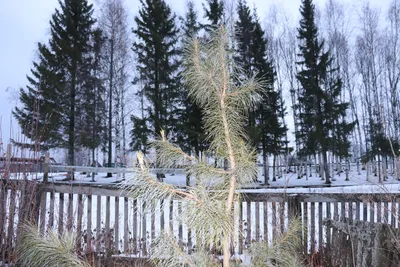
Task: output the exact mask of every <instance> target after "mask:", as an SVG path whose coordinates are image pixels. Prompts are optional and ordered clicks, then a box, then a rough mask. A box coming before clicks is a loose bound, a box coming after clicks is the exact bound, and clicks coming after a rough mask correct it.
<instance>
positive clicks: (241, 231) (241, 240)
mask: <svg viewBox="0 0 400 267" xmlns="http://www.w3.org/2000/svg"><path fill="white" fill-rule="evenodd" d="M238 230H239V254H243V201H241V200H240V201H239V229H238Z"/></svg>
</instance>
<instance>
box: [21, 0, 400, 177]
mask: <svg viewBox="0 0 400 267" xmlns="http://www.w3.org/2000/svg"><path fill="white" fill-rule="evenodd" d="M59 4H60V7H59V8H57V9H56V10H55V12H54V14H53V16H52V18H51V20H50V29H51V33H50V38H49V41H48V42H47V43H39V44H38V54H39V57H38V59H37V60H36V61H35V62H34V63H33V67H32V70H31V73H30V74H29V75H28V82H29V84H28V85H27V86H26V88H22V89H21V90H20V102H21V105H20V106H19V107H17V108H15V109H14V112H13V114H14V116H15V118H16V119H17V121H18V122H19V124H20V126H21V128H22V131H23V133H24V134H25V135H26V136H27V137H29V138H30V139H31V140H32V141H33V142H34V143H35V144H39V145H40V147H41V149H43V150H46V149H50V148H65V149H66V150H67V151H68V161H67V162H68V164H71V165H74V164H76V157H75V153H77V152H78V151H79V152H82V151H84V153H90V155H91V156H90V162H95V161H96V160H97V155H96V153H97V151H101V152H102V153H104V158H106V159H107V163H108V164H109V165H111V163H113V162H114V163H115V164H124V163H126V158H125V156H126V154H127V152H128V151H129V150H133V151H142V152H143V153H145V154H146V153H149V152H150V151H149V146H148V143H149V141H150V140H153V139H155V138H157V137H158V136H159V135H160V133H161V131H164V132H165V133H167V136H168V138H169V139H170V140H171V141H172V142H173V143H175V144H177V145H179V146H180V147H182V148H183V150H184V151H185V152H186V153H189V154H196V155H199V154H200V153H202V152H205V151H207V149H208V147H209V146H210V144H209V140H207V138H206V136H207V132H205V129H206V128H207V127H204V126H203V124H204V120H203V117H204V114H203V113H202V112H203V111H202V109H200V108H199V106H198V103H196V102H194V101H192V100H191V98H190V97H189V95H188V90H187V89H186V88H185V84H184V82H183V77H182V73H184V72H185V69H186V67H187V66H186V64H187V62H184V61H183V60H182V55H183V54H184V52H185V47H186V42H187V40H189V39H190V38H192V37H199V38H201V39H204V40H206V41H207V40H208V39H209V38H210V36H211V34H212V32H213V31H214V29H216V28H217V27H219V26H221V25H225V27H226V28H227V29H228V31H229V38H230V40H229V45H228V46H227V47H226V49H228V50H231V51H232V55H233V58H232V60H233V61H234V62H235V64H236V65H239V66H240V68H239V70H238V71H240V73H238V75H239V77H240V75H242V76H243V77H244V76H245V75H248V74H250V75H252V77H253V78H254V79H262V80H263V81H264V82H263V84H262V85H263V89H264V90H263V94H262V95H261V97H262V101H261V104H260V105H258V106H255V107H253V108H252V109H251V110H250V111H249V112H247V113H246V121H245V122H244V124H245V129H246V134H247V135H248V136H249V141H250V142H251V143H252V144H253V145H254V146H255V147H256V148H257V151H258V152H259V155H261V156H262V161H263V165H264V168H266V169H268V163H269V158H270V157H271V156H272V159H273V165H274V166H275V165H276V164H277V163H276V161H279V162H281V163H283V162H286V164H288V162H289V161H290V160H289V158H290V155H291V154H293V153H294V155H296V157H297V159H299V160H300V161H301V162H310V161H314V162H318V163H319V165H320V166H321V168H320V175H321V177H322V178H325V180H326V182H327V183H329V182H330V177H331V176H332V175H331V171H332V168H330V167H329V163H330V162H333V161H335V162H337V163H340V164H339V165H340V166H339V167H338V168H341V163H342V162H343V161H345V162H349V159H350V158H351V157H352V158H357V159H362V160H363V162H365V163H367V162H375V161H377V162H378V163H379V159H382V160H385V162H386V163H387V162H388V159H390V158H392V159H393V158H397V153H398V150H399V145H398V143H399V142H398V135H399V134H398V127H399V121H398V116H396V114H398V112H399V111H398V107H399V101H400V100H399V99H400V98H399V96H398V92H397V91H398V90H397V84H398V80H399V79H398V76H399V71H398V67H397V66H398V64H396V63H397V61H398V57H399V56H398V49H397V46H398V42H397V41H396V40H397V39H398V30H399V27H398V21H400V20H399V14H400V13H399V10H400V9H399V7H398V5H397V0H394V1H393V3H392V5H391V6H390V8H389V11H388V15H387V18H386V20H387V23H386V24H387V26H386V28H385V30H384V31H382V30H381V28H379V27H380V26H379V25H380V24H379V16H378V15H379V14H378V13H377V11H376V10H374V9H373V8H372V7H371V6H369V5H368V4H363V5H362V6H361V7H360V10H361V11H362V12H361V13H360V16H359V18H358V20H357V22H358V24H357V25H360V27H358V29H357V32H356V35H355V36H356V37H355V38H352V36H353V35H354V34H352V33H353V32H351V31H350V30H349V26H348V25H349V24H346V23H347V22H348V14H346V13H345V12H344V10H345V7H344V5H343V4H341V3H339V2H338V1H336V0H328V1H327V4H326V7H325V8H324V9H320V8H318V7H317V8H316V7H315V6H314V4H313V2H312V1H311V0H302V2H301V6H300V14H301V19H300V21H295V22H293V20H291V18H289V17H287V16H285V13H284V11H282V10H279V9H278V8H276V7H274V8H272V9H271V11H270V13H269V14H268V16H267V17H266V18H267V19H266V21H267V22H266V23H265V24H264V25H262V23H261V21H260V18H259V16H258V14H257V9H256V8H253V9H252V8H250V6H249V5H248V3H247V2H246V1H245V0H238V1H222V0H206V1H204V2H203V3H202V8H203V11H204V12H202V13H203V17H200V15H199V14H200V13H199V12H198V10H197V9H196V6H195V3H194V2H193V1H188V3H187V6H186V11H185V14H184V16H182V17H178V16H177V15H176V14H175V13H174V12H173V10H172V9H171V7H170V6H169V5H168V4H167V2H166V1H163V0H141V1H140V6H139V7H138V11H137V14H136V15H135V17H134V21H133V22H130V21H129V19H128V15H129V14H128V12H127V9H126V7H125V6H124V3H123V1H122V0H103V1H102V2H101V3H100V4H99V12H98V14H97V13H96V15H95V13H94V12H95V10H94V7H93V5H91V4H89V3H88V2H87V1H78V0H65V1H62V0H60V1H59ZM353 23H354V22H353ZM353 39H354V40H353ZM206 80H207V79H206V77H205V78H204V81H206ZM230 82H231V83H235V82H237V81H234V80H232V81H230ZM285 100H286V101H285ZM209 104H210V105H212V104H215V103H209ZM238 105H240V101H239V100H238ZM132 107H133V108H134V112H132V110H131V108H132ZM288 113H290V115H291V116H287V115H288ZM288 117H293V126H292V125H291V123H292V122H290V121H288V119H287V118H288ZM128 126H129V129H128ZM289 128H290V129H293V133H294V144H290V142H289V138H288V129H289ZM289 134H290V132H289ZM209 156H214V155H209ZM215 158H216V157H215ZM377 159H378V160H377ZM225 164H227V163H225ZM225 164H224V165H225ZM387 164H388V163H387ZM378 165H379V164H378ZM382 165H383V164H382ZM374 166H375V165H374ZM376 166H377V165H376ZM397 168H398V167H396V168H394V169H396V170H397ZM286 169H287V170H288V168H286ZM274 170H275V168H274ZM268 173H269V172H268V171H265V182H267V181H268V179H269V177H268V176H269V174H268ZM303 175H304V171H303V173H302V172H299V178H301V177H302V176H303ZM272 178H273V179H275V178H276V174H275V173H274V174H273V177H272Z"/></svg>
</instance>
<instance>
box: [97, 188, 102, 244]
mask: <svg viewBox="0 0 400 267" xmlns="http://www.w3.org/2000/svg"><path fill="white" fill-rule="evenodd" d="M96 206H97V212H96V213H97V214H96V252H100V245H101V234H102V227H101V196H100V195H98V196H97V205H96Z"/></svg>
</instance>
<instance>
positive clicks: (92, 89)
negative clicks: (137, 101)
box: [77, 29, 106, 163]
mask: <svg viewBox="0 0 400 267" xmlns="http://www.w3.org/2000/svg"><path fill="white" fill-rule="evenodd" d="M91 42H92V48H93V50H92V53H91V54H90V55H89V57H88V59H87V60H89V62H88V65H87V69H86V73H85V75H87V77H86V78H85V81H84V83H83V86H82V91H81V92H80V101H81V105H80V109H79V112H78V115H79V120H78V121H77V143H78V144H79V145H80V146H82V147H84V148H88V149H90V151H91V162H92V163H95V162H96V158H95V149H96V148H98V147H99V146H100V145H101V144H102V142H104V140H103V138H104V133H105V130H106V125H105V120H104V118H105V117H106V112H105V97H104V95H105V87H104V79H103V78H102V73H101V68H102V67H101V60H102V55H103V54H102V52H103V51H102V46H103V43H104V37H103V35H102V31H101V30H100V29H97V30H95V31H94V34H93V36H92V39H91Z"/></svg>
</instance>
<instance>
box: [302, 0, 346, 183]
mask: <svg viewBox="0 0 400 267" xmlns="http://www.w3.org/2000/svg"><path fill="white" fill-rule="evenodd" d="M314 9H315V7H314V5H313V3H312V0H302V5H301V8H300V13H301V16H302V18H301V20H300V27H299V28H298V33H299V35H298V38H299V40H300V45H299V48H300V56H301V58H302V60H301V61H300V62H298V64H299V65H300V67H301V70H300V71H299V72H298V74H297V79H298V80H299V82H300V86H301V88H300V90H299V91H300V93H299V98H298V104H299V110H301V111H302V112H301V113H300V116H299V119H300V127H301V133H300V134H299V135H298V136H300V137H301V138H302V141H303V144H304V147H303V148H302V150H301V153H302V154H303V155H308V156H310V155H315V154H316V153H320V154H321V155H322V164H321V165H322V168H323V170H324V173H325V178H326V183H327V184H329V183H331V181H330V177H329V169H328V164H327V152H328V151H329V150H330V149H331V145H332V144H333V143H335V142H337V141H338V140H337V139H336V138H335V135H334V131H335V126H336V127H338V125H337V121H339V120H340V119H341V118H342V117H344V116H345V115H346V110H347V108H348V103H341V102H340V99H339V97H340V93H341V90H342V82H341V80H340V78H339V77H338V76H337V75H333V74H334V73H335V72H336V71H337V70H336V69H334V68H333V67H332V57H331V55H330V53H329V52H326V51H324V41H320V40H319V37H318V28H317V26H316V25H315V17H314ZM340 127H341V135H342V136H348V134H349V133H350V131H351V130H352V128H353V127H352V124H348V123H346V122H345V121H343V122H342V123H341V126H340ZM344 148H345V147H344ZM341 153H343V152H341Z"/></svg>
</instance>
